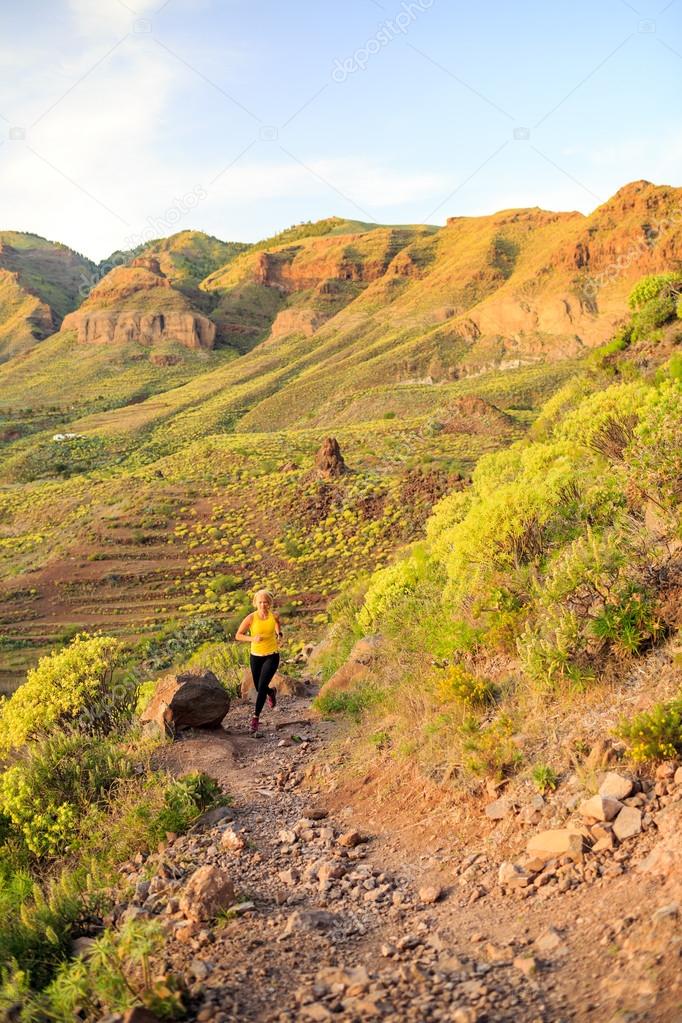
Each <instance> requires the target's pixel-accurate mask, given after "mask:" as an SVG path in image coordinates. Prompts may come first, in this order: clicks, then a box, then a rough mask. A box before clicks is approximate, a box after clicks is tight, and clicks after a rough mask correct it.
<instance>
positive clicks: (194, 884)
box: [180, 865, 234, 921]
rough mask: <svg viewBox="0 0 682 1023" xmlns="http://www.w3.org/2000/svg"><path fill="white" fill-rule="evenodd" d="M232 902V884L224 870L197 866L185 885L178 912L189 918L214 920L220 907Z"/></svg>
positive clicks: (229, 904)
mask: <svg viewBox="0 0 682 1023" xmlns="http://www.w3.org/2000/svg"><path fill="white" fill-rule="evenodd" d="M233 903H234V885H233V884H232V881H231V880H230V878H229V876H228V875H227V873H226V872H225V871H224V870H220V868H219V867H214V866H210V865H206V866H203V867H198V868H197V870H195V871H194V873H193V874H192V876H191V877H190V879H189V881H188V882H187V884H186V885H185V887H184V889H183V892H182V896H181V898H180V912H181V913H183V914H184V916H186V917H187V918H188V919H189V920H195V921H198V920H214V919H215V917H216V915H217V914H218V913H219V912H220V910H221V909H227V908H228V907H229V906H231V905H232V904H233Z"/></svg>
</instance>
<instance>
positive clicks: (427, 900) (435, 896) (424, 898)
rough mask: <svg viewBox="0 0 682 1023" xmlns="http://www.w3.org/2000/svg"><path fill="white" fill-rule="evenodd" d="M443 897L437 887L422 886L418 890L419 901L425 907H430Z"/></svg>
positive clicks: (441, 890)
mask: <svg viewBox="0 0 682 1023" xmlns="http://www.w3.org/2000/svg"><path fill="white" fill-rule="evenodd" d="M442 897H443V889H442V888H441V887H440V886H439V885H424V887H423V888H420V889H419V901H420V902H421V903H422V904H423V905H425V906H432V905H433V904H434V903H435V902H438V901H439V900H440V899H442Z"/></svg>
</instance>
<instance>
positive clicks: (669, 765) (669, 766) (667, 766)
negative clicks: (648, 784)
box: [656, 760, 679, 781]
mask: <svg viewBox="0 0 682 1023" xmlns="http://www.w3.org/2000/svg"><path fill="white" fill-rule="evenodd" d="M678 767H679V764H678V762H677V761H676V760H664V761H663V763H662V764H659V765H658V767H657V768H656V778H657V779H658V780H659V781H670V780H671V779H672V778H674V777H675V773H676V771H677V769H678Z"/></svg>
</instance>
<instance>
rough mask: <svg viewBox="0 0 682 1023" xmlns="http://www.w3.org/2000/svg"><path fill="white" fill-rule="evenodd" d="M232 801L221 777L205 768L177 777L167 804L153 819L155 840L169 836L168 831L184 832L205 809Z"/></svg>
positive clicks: (151, 829) (151, 832) (169, 789)
mask: <svg viewBox="0 0 682 1023" xmlns="http://www.w3.org/2000/svg"><path fill="white" fill-rule="evenodd" d="M228 801H229V800H228V799H227V797H226V796H225V795H224V794H223V792H222V790H221V788H220V786H219V785H218V783H217V781H215V779H214V778H211V777H209V775H207V774H203V772H201V771H194V772H192V773H191V774H186V775H184V777H182V778H177V779H175V780H174V781H172V782H171V783H170V785H169V786H168V789H167V791H166V793H165V796H164V805H163V807H162V808H161V809H160V810H159V811H158V813H157V815H156V818H155V819H154V820H153V821H152V826H151V828H150V837H151V840H152V842H153V841H154V839H156V840H157V841H158V840H161V839H162V838H165V836H166V832H168V831H172V832H175V833H176V834H178V835H179V834H181V833H182V832H183V831H186V830H187V828H188V827H189V826H190V824H192V822H193V821H195V820H196V819H197V817H199V816H200V814H202V813H203V812H204V810H208V809H210V808H211V807H213V806H220V805H223V804H225V803H226V802H228Z"/></svg>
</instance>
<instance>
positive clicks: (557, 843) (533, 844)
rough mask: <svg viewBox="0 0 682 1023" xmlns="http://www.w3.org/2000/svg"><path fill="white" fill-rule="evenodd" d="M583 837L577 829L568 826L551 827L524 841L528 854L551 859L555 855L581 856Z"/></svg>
mask: <svg viewBox="0 0 682 1023" xmlns="http://www.w3.org/2000/svg"><path fill="white" fill-rule="evenodd" d="M583 844H584V838H583V836H582V835H581V834H580V832H579V831H574V830H571V829H570V828H552V829H550V830H549V831H540V832H539V833H538V834H537V835H532V836H531V837H530V838H529V839H528V842H527V843H526V852H527V853H528V855H529V856H531V857H535V858H537V859H542V860H553V859H554V858H555V857H557V856H573V857H575V858H576V859H579V858H581V857H582V853H583Z"/></svg>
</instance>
